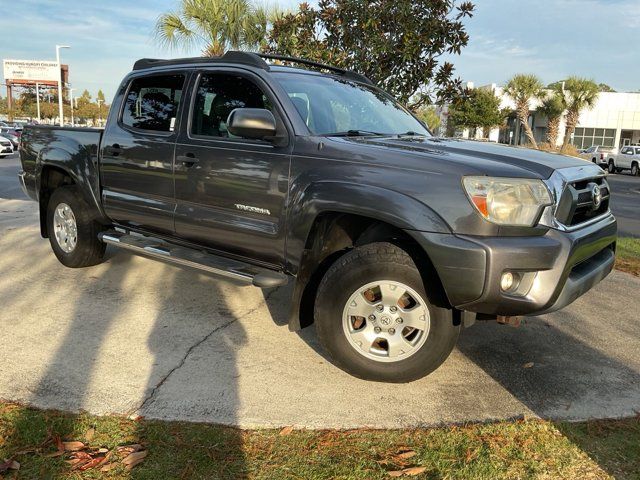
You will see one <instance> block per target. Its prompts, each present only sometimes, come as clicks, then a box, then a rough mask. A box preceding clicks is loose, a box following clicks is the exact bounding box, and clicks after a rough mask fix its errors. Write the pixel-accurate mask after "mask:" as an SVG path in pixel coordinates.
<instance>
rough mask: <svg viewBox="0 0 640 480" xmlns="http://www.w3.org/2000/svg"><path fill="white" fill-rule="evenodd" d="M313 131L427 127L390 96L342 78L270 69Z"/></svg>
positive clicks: (419, 130)
mask: <svg viewBox="0 0 640 480" xmlns="http://www.w3.org/2000/svg"><path fill="white" fill-rule="evenodd" d="M274 77H275V78H276V79H277V81H278V82H279V83H280V85H281V86H282V87H283V88H284V90H285V91H286V92H287V94H288V95H289V98H290V99H291V101H292V102H293V104H294V106H295V107H296V110H297V111H298V113H299V114H300V116H301V117H302V119H303V120H304V122H305V123H306V124H307V126H308V127H309V130H311V132H312V133H313V134H314V135H334V134H335V135H377V134H380V135H402V134H409V135H425V136H431V135H430V134H429V131H428V130H427V129H426V128H425V127H424V126H423V125H422V124H421V123H420V122H419V121H418V120H417V119H416V118H414V117H413V116H412V115H411V114H410V113H409V112H408V111H407V110H405V109H404V108H403V107H402V106H400V104H398V103H397V102H396V101H395V100H393V98H392V97H391V96H389V95H388V94H386V93H384V92H382V91H381V90H378V89H376V88H373V87H369V86H366V85H363V84H360V83H356V82H352V81H349V80H345V79H340V78H335V77H326V76H316V75H308V74H304V73H293V72H274Z"/></svg>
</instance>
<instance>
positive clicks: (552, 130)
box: [547, 117, 560, 148]
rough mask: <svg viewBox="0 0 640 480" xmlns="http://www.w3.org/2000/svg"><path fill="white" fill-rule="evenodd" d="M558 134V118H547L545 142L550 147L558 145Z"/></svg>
mask: <svg viewBox="0 0 640 480" xmlns="http://www.w3.org/2000/svg"><path fill="white" fill-rule="evenodd" d="M559 134H560V117H553V118H549V125H548V126H547V142H549V145H551V147H553V148H556V147H557V146H558V145H557V143H558V135H559Z"/></svg>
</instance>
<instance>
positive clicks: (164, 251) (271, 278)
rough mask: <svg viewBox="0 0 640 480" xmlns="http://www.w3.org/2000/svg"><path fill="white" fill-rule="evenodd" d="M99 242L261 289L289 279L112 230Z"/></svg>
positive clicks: (283, 275)
mask: <svg viewBox="0 0 640 480" xmlns="http://www.w3.org/2000/svg"><path fill="white" fill-rule="evenodd" d="M98 238H99V239H100V240H101V241H103V242H104V243H106V244H109V245H115V246H116V247H120V248H125V249H127V250H131V251H132V252H134V253H137V254H140V255H145V256H149V257H153V258H158V259H161V260H164V261H166V262H169V263H175V264H177V265H182V266H186V267H192V268H196V269H198V270H202V271H205V272H208V273H212V274H215V275H221V276H224V277H228V278H233V279H235V280H239V281H241V282H244V283H247V284H252V285H254V286H256V287H260V288H272V287H280V286H282V285H286V284H287V282H288V276H287V275H285V274H284V273H282V272H276V271H273V270H269V269H267V268H262V267H257V266H255V265H251V264H249V263H245V262H241V261H238V260H232V259H230V258H226V257H221V256H219V255H213V254H210V253H205V252H203V251H200V250H194V249H192V248H186V247H181V246H179V245H175V244H172V243H169V242H166V241H164V240H160V239H157V238H152V237H145V236H142V235H130V234H127V233H124V232H118V231H114V230H111V231H108V232H102V233H100V234H98Z"/></svg>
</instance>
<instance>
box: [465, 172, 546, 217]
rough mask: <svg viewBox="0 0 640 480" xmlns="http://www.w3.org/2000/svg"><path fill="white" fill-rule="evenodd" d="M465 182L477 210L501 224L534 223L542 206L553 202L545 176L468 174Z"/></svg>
mask: <svg viewBox="0 0 640 480" xmlns="http://www.w3.org/2000/svg"><path fill="white" fill-rule="evenodd" d="M462 184H463V185H464V189H465V190H466V192H467V196H468V197H469V200H471V203H472V204H473V206H474V207H476V210H478V212H480V214H481V215H482V216H483V217H484V218H485V219H487V220H489V221H490V222H493V223H497V224H498V225H514V226H529V227H532V226H534V225H535V223H536V222H537V221H538V219H539V217H540V213H541V212H542V209H543V208H544V207H546V206H547V205H551V204H552V203H553V202H552V200H551V194H550V193H549V190H548V189H547V187H546V186H545V184H544V183H543V182H542V180H537V179H523V178H500V177H464V178H463V180H462Z"/></svg>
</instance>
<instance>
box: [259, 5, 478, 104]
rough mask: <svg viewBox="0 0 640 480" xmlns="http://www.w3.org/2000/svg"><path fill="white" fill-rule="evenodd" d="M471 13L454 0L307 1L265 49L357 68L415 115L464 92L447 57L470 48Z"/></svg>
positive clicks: (282, 22) (280, 23) (275, 30)
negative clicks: (466, 22)
mask: <svg viewBox="0 0 640 480" xmlns="http://www.w3.org/2000/svg"><path fill="white" fill-rule="evenodd" d="M473 11H474V5H473V3H471V2H468V1H463V2H457V1H454V0H430V1H428V0H418V1H416V0H376V1H373V2H370V1H363V0H320V2H319V3H318V6H317V7H311V6H309V5H308V4H306V3H303V4H301V5H300V8H299V10H298V11H297V12H295V13H289V14H286V15H284V16H282V17H281V18H280V19H278V20H276V21H275V22H274V23H273V26H272V28H271V30H270V33H269V37H268V45H267V47H266V48H265V50H266V51H268V52H271V53H278V54H282V55H290V56H296V57H304V58H307V59H311V60H315V61H318V62H322V63H329V64H332V65H335V66H338V67H343V68H346V69H349V70H354V71H356V72H358V73H361V74H363V75H366V76H367V77H369V78H370V79H371V80H372V81H373V82H374V83H375V84H376V85H378V86H379V87H381V88H383V89H385V90H387V91H388V92H390V93H391V94H392V95H394V96H395V97H396V98H398V99H399V100H400V101H401V102H403V103H404V104H406V105H407V106H409V107H410V108H412V109H414V110H417V109H419V108H420V107H422V106H424V105H427V104H430V103H433V102H435V101H439V102H444V101H450V100H451V99H453V98H455V97H456V96H457V94H458V93H459V92H460V91H461V81H460V79H459V78H456V77H455V76H454V67H453V64H452V63H451V62H449V61H448V60H445V59H444V57H446V56H450V55H451V54H459V53H460V52H461V50H462V48H463V47H465V46H466V45H467V43H468V41H469V35H468V34H467V31H466V29H465V26H464V19H465V18H467V17H471V16H472V15H473Z"/></svg>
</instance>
